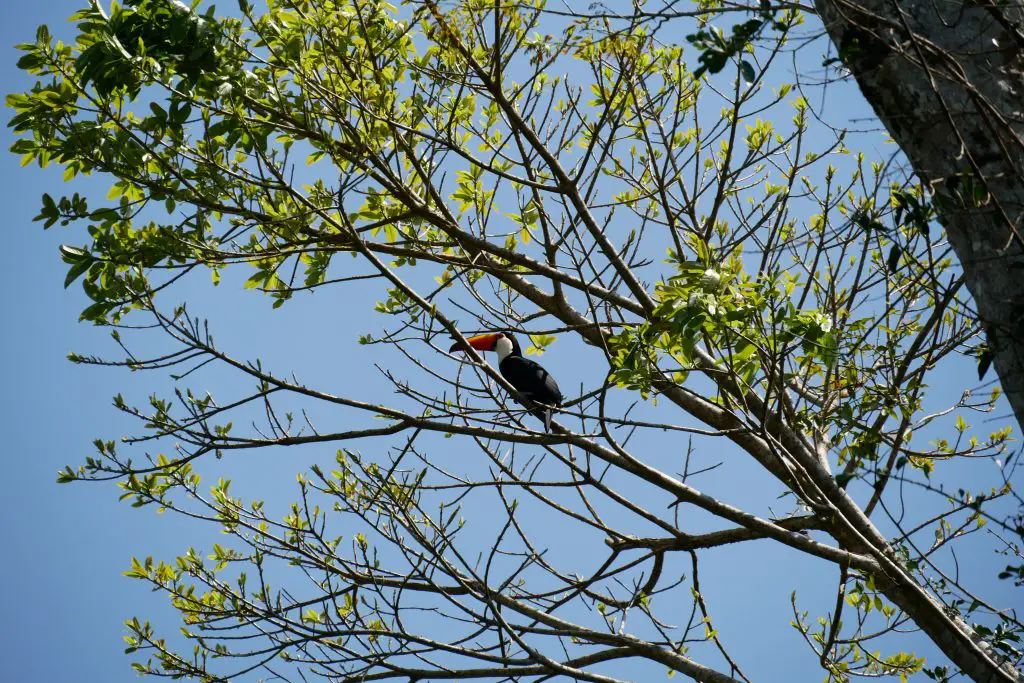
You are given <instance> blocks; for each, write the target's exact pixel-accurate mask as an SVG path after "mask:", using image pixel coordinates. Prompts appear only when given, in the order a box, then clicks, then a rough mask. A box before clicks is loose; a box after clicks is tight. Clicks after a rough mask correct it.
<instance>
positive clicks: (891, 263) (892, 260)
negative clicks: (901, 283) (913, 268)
mask: <svg viewBox="0 0 1024 683" xmlns="http://www.w3.org/2000/svg"><path fill="white" fill-rule="evenodd" d="M902 255H903V247H901V246H900V245H898V244H894V245H892V249H890V250H889V258H888V259H886V261H885V265H886V266H887V267H888V268H889V272H890V273H895V272H896V271H897V270H898V269H899V267H900V256H902Z"/></svg>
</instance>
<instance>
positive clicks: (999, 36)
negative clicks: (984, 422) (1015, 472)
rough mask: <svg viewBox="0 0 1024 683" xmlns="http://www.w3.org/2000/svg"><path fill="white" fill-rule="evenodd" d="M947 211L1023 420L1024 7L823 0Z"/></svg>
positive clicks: (857, 69)
mask: <svg viewBox="0 0 1024 683" xmlns="http://www.w3.org/2000/svg"><path fill="white" fill-rule="evenodd" d="M815 7H816V8H817V10H818V13H819V15H820V16H821V18H822V21H823V22H824V23H825V27H826V29H827V31H828V33H829V36H830V37H831V38H832V41H833V43H834V44H835V46H836V47H837V49H838V50H839V55H840V57H841V58H842V59H843V62H844V64H845V65H846V66H847V67H848V68H849V69H850V71H851V72H852V74H853V76H854V77H855V78H856V80H857V83H858V84H859V85H860V88H861V91H862V92H863V93H864V96H865V97H866V98H867V100H868V102H869V103H870V104H871V105H872V107H874V110H875V112H876V113H877V114H878V117H879V118H880V119H881V120H882V122H883V123H884V124H885V126H886V127H887V128H888V130H889V132H890V134H891V135H892V137H893V139H894V140H895V141H896V142H897V143H898V144H899V145H900V147H901V148H902V149H903V151H904V152H905V153H906V155H907V156H908V157H909V159H910V162H911V164H912V165H913V168H914V171H915V172H916V173H917V174H918V176H919V177H920V178H921V180H922V181H924V182H925V183H926V184H927V185H930V186H931V188H932V189H933V191H934V192H935V205H936V209H937V211H938V213H939V219H940V221H941V222H942V223H943V225H944V226H945V228H946V232H947V235H948V237H949V241H950V244H951V245H952V247H953V249H954V251H955V252H956V254H957V256H958V257H959V259H960V262H961V264H962V266H963V269H964V277H965V283H966V285H967V287H968V289H969V290H970V292H971V294H972V295H973V297H974V300H975V303H976V306H977V313H978V316H979V319H980V321H981V322H982V324H983V326H984V329H985V333H986V336H987V339H988V344H989V347H990V348H991V349H992V351H993V354H994V363H993V365H994V367H995V370H996V372H997V373H998V375H999V378H1000V380H1001V382H1002V387H1003V391H1004V392H1005V393H1006V395H1007V398H1008V399H1009V402H1010V406H1011V407H1012V409H1013V411H1014V414H1015V415H1016V417H1017V422H1018V423H1019V424H1020V425H1022V426H1024V250H1022V245H1024V240H1022V239H1021V235H1022V233H1024V228H1022V225H1021V223H1022V216H1024V144H1022V138H1024V6H1022V4H1021V3H1020V1H1019V0H982V2H979V3H972V2H960V1H952V0H899V1H897V0H815Z"/></svg>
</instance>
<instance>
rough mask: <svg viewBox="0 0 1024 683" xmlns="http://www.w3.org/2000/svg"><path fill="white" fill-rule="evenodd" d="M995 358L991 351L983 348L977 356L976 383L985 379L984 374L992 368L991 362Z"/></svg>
mask: <svg viewBox="0 0 1024 683" xmlns="http://www.w3.org/2000/svg"><path fill="white" fill-rule="evenodd" d="M994 358H995V354H994V353H992V350H991V349H989V348H987V347H986V348H985V350H984V351H982V352H981V353H979V354H978V381H979V382H980V381H981V380H983V379H985V373H987V372H988V369H989V368H990V367H992V360H993V359H994Z"/></svg>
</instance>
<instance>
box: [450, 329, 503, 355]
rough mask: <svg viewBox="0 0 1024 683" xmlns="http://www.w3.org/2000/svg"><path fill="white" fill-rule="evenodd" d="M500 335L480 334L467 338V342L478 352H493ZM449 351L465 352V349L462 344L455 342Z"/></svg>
mask: <svg viewBox="0 0 1024 683" xmlns="http://www.w3.org/2000/svg"><path fill="white" fill-rule="evenodd" d="M500 336H501V335H500V334H494V333H492V334H478V335H476V336H475V337H467V338H466V341H467V342H469V345H470V346H472V347H473V348H474V349H476V350H477V351H493V350H494V345H495V344H497V343H498V337H500ZM448 350H449V351H464V350H465V347H464V346H463V345H462V342H455V343H454V344H452V348H450V349H448Z"/></svg>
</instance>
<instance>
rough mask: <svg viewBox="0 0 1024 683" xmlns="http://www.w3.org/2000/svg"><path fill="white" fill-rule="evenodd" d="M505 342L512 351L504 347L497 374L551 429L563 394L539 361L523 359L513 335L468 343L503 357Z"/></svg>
mask: <svg viewBox="0 0 1024 683" xmlns="http://www.w3.org/2000/svg"><path fill="white" fill-rule="evenodd" d="M502 340H507V343H508V344H511V349H508V347H507V346H505V347H504V351H505V356H504V357H503V358H501V360H500V361H499V362H498V371H499V372H501V376H502V377H504V378H505V379H506V380H508V383H509V384H511V385H512V386H513V387H515V389H516V391H518V392H519V394H520V395H521V397H522V398H523V399H525V400H526V401H527V403H524V405H525V406H526V408H527V409H528V410H529V411H530V414H531V415H533V416H534V417H536V418H537V419H539V420H541V421H542V422H544V428H545V429H550V428H551V409H552V408H557V407H559V406H560V405H562V392H561V391H559V389H558V382H556V381H555V378H554V377H552V376H551V373H549V372H548V371H547V370H545V369H544V366H542V365H541V364H540V363H538V362H537V361H534V360H530V359H529V358H524V357H523V353H522V351H521V350H520V349H519V342H517V341H516V338H515V337H514V336H513V335H512V334H511V333H510V332H496V333H491V334H481V335H477V336H475V337H470V338H469V339H467V340H466V341H468V342H469V344H470V346H472V347H473V348H475V349H477V350H478V351H497V352H498V354H499V356H500V355H501V354H502V349H499V344H502V343H503V341H502ZM462 348H463V347H462V346H461V345H460V344H455V345H453V346H452V348H451V350H452V351H457V350H461V349H462Z"/></svg>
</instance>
